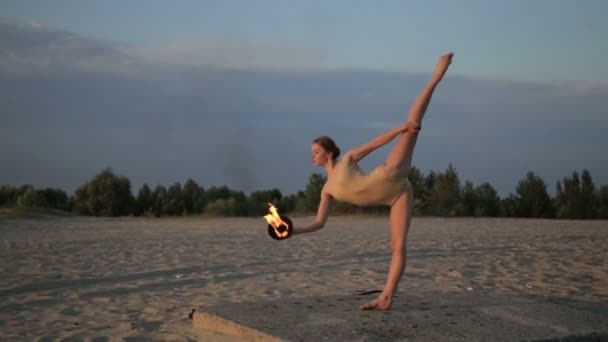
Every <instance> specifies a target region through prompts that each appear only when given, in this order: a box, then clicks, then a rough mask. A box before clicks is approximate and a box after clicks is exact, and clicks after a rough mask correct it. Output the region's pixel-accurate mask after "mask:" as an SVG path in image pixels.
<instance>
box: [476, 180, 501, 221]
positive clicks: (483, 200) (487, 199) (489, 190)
mask: <svg viewBox="0 0 608 342" xmlns="http://www.w3.org/2000/svg"><path fill="white" fill-rule="evenodd" d="M473 197H474V198H475V207H474V211H473V212H474V215H475V216H478V217H479V216H482V217H488V216H489V217H495V216H497V215H498V208H499V203H500V198H499V197H498V194H497V193H496V190H495V189H494V188H493V187H492V185H490V183H487V182H486V183H482V184H481V185H479V186H477V187H476V188H475V191H474V194H473Z"/></svg>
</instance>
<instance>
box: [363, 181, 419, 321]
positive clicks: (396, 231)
mask: <svg viewBox="0 0 608 342" xmlns="http://www.w3.org/2000/svg"><path fill="white" fill-rule="evenodd" d="M412 193H413V191H412V187H411V186H409V187H408V189H407V191H406V192H404V193H402V194H401V196H399V198H398V199H397V200H396V201H395V203H393V205H392V206H391V213H390V226H391V253H392V256H391V265H390V267H389V270H388V277H387V279H386V284H385V285H384V290H382V293H381V294H380V296H378V298H376V299H374V300H372V301H371V302H369V303H367V304H365V305H363V306H361V308H362V309H363V310H389V309H390V308H391V304H392V303H393V294H394V293H395V291H396V290H397V285H398V284H399V280H400V279H401V276H402V275H403V270H404V269H405V263H406V243H407V233H408V231H409V228H410V224H411V222H412V210H413V202H414V198H413V195H412Z"/></svg>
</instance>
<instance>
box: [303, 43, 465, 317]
mask: <svg viewBox="0 0 608 342" xmlns="http://www.w3.org/2000/svg"><path fill="white" fill-rule="evenodd" d="M453 55H454V54H453V53H448V54H446V55H443V56H441V57H440V58H439V62H438V63H437V66H436V67H435V71H434V72H433V75H432V76H431V79H430V81H429V82H428V84H427V85H426V87H425V88H424V90H422V93H421V94H420V95H419V96H418V98H416V100H415V101H414V103H413V104H412V106H411V108H410V111H409V113H408V118H407V122H406V123H405V124H401V125H399V126H396V127H395V128H393V129H391V130H389V131H388V132H386V133H384V134H382V135H380V136H378V137H376V138H375V139H373V140H371V141H370V142H368V143H366V144H363V145H361V146H359V147H356V148H353V149H352V150H350V151H348V152H346V153H345V154H344V156H343V157H342V158H340V160H337V157H338V156H339V155H340V149H339V148H338V147H337V146H336V144H335V142H334V141H333V140H332V139H331V138H329V137H326V136H323V137H319V138H317V139H315V140H314V142H313V144H312V162H313V164H315V165H317V166H322V167H323V168H325V171H326V173H327V182H326V183H325V185H324V186H323V190H322V191H321V201H320V203H319V209H318V212H317V216H316V218H315V221H314V222H313V223H312V224H310V225H308V226H306V227H296V228H294V229H293V234H302V233H310V232H313V231H316V230H319V229H321V228H323V226H324V225H325V223H326V222H327V216H328V214H329V206H330V202H331V201H332V199H336V200H339V201H344V202H349V203H352V204H355V205H359V206H368V205H387V206H390V208H391V209H390V230H391V252H392V257H391V264H390V267H389V272H388V277H387V280H386V284H385V286H384V289H383V291H382V293H381V294H380V296H378V298H376V299H374V300H372V301H370V302H369V303H366V304H364V305H362V306H361V309H364V310H389V309H390V308H391V304H392V302H393V299H392V298H393V294H394V293H395V291H396V289H397V285H398V284H399V280H400V279H401V275H402V274H403V270H404V269H405V260H406V240H407V234H408V230H409V227H410V223H411V220H412V205H413V189H412V185H411V184H410V182H409V180H408V173H409V170H410V167H411V163H412V156H413V154H414V147H415V146H416V140H417V139H418V133H419V132H420V129H421V127H422V117H423V116H424V113H425V112H426V109H427V107H428V105H429V103H430V101H431V97H432V95H433V92H434V91H435V88H436V87H437V85H439V82H441V79H442V78H443V76H444V75H445V73H446V71H447V70H448V67H449V65H450V63H451V62H452V57H453ZM396 137H399V138H398V140H397V143H396V145H395V146H394V147H393V149H392V150H391V152H390V153H389V155H388V157H387V158H386V161H385V162H384V163H382V164H380V165H379V166H378V167H376V168H375V169H374V170H373V171H371V172H370V173H368V174H364V173H363V172H362V171H361V169H360V168H359V166H358V165H357V162H358V161H360V160H361V159H363V158H364V157H365V156H367V155H368V154H369V153H370V152H372V151H374V150H376V149H378V148H379V147H381V146H384V145H386V144H387V143H389V142H391V141H392V140H393V139H394V138H396Z"/></svg>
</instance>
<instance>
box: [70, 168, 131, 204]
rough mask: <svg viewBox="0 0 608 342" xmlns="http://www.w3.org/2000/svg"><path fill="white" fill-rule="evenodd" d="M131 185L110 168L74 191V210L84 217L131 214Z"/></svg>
mask: <svg viewBox="0 0 608 342" xmlns="http://www.w3.org/2000/svg"><path fill="white" fill-rule="evenodd" d="M133 203H134V199H133V196H132V195H131V183H130V181H129V179H128V178H126V177H124V176H117V175H115V174H114V173H113V172H112V170H111V169H110V168H106V169H104V170H103V171H101V172H100V173H99V174H97V175H96V176H95V177H94V178H93V179H92V180H91V181H89V182H86V183H85V184H83V185H82V186H80V187H79V188H78V189H77V190H76V208H77V210H78V211H79V212H80V213H82V214H86V215H95V216H121V215H128V214H130V213H131V212H132V209H133V208H132V206H133Z"/></svg>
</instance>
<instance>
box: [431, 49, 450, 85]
mask: <svg viewBox="0 0 608 342" xmlns="http://www.w3.org/2000/svg"><path fill="white" fill-rule="evenodd" d="M453 56H454V54H453V53H452V52H450V53H448V54H445V55H443V56H441V57H439V61H438V62H437V66H435V71H433V76H432V80H433V82H435V83H439V82H440V81H441V79H442V78H443V75H445V73H446V71H448V67H449V66H450V64H451V63H452V57H453Z"/></svg>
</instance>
